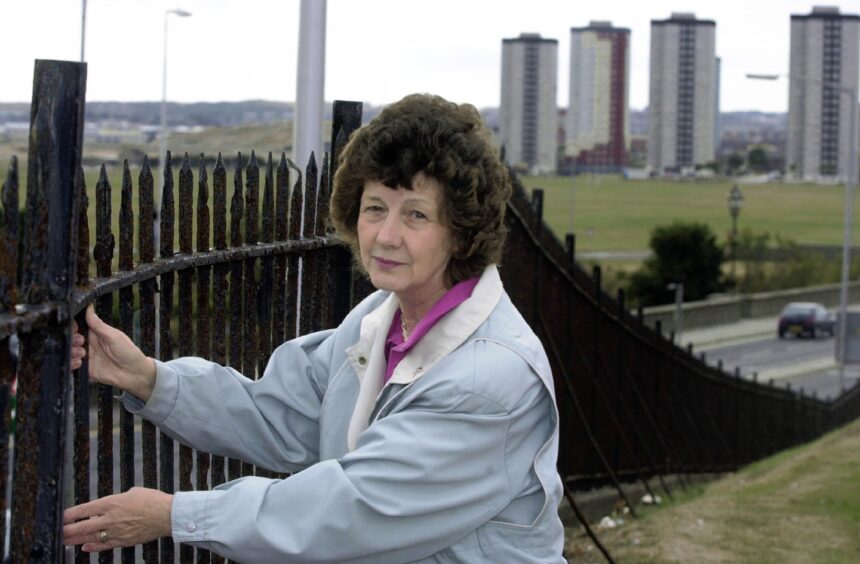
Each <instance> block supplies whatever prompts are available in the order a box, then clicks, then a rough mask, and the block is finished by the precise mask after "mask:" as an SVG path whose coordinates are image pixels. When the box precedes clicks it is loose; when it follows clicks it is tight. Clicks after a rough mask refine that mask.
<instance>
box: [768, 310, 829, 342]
mask: <svg viewBox="0 0 860 564" xmlns="http://www.w3.org/2000/svg"><path fill="white" fill-rule="evenodd" d="M835 333H836V315H834V314H833V313H832V312H830V311H828V310H827V308H825V307H824V306H823V305H821V304H819V303H814V302H792V303H790V304H788V305H786V306H785V307H784V308H782V312H781V313H780V314H779V324H778V327H777V335H779V338H780V339H782V338H785V336H786V335H794V336H796V337H803V336H809V337H812V338H813V339H815V338H817V337H818V336H819V335H822V334H827V335H829V336H831V337H832V336H833V335H834V334H835Z"/></svg>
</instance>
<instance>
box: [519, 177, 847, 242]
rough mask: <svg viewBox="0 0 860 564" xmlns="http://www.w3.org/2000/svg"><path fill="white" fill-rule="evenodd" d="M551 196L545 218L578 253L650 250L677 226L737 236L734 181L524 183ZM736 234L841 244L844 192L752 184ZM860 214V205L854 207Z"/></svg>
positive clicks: (746, 189)
mask: <svg viewBox="0 0 860 564" xmlns="http://www.w3.org/2000/svg"><path fill="white" fill-rule="evenodd" d="M522 180H523V183H524V185H525V186H526V187H527V188H529V189H532V188H536V187H537V188H543V189H544V190H545V202H544V214H545V218H546V220H547V222H548V223H549V224H550V226H551V227H552V228H553V231H555V232H556V233H558V234H564V233H568V232H570V231H571V230H572V231H573V232H574V233H576V236H577V240H576V246H577V250H579V251H596V250H600V251H626V250H640V249H647V248H648V239H649V235H650V233H651V230H652V229H653V228H654V227H656V226H658V225H664V224H667V223H671V222H672V221H674V220H679V221H688V222H689V221H698V222H703V223H706V224H708V225H709V226H710V227H711V229H712V230H713V232H714V233H715V234H716V235H717V238H718V239H719V240H721V241H724V240H725V239H726V237H727V234H728V233H729V231H730V230H731V218H730V216H729V212H728V204H727V198H728V194H729V190H731V187H732V185H733V182H732V181H729V180H700V181H687V180H684V181H670V180H624V179H623V178H621V177H617V176H608V175H601V176H587V175H583V176H579V177H576V178H572V177H546V176H542V177H523V178H522ZM740 188H741V190H742V191H743V196H744V200H743V208H742V210H741V213H740V217H739V218H738V229H743V228H745V227H746V228H750V229H752V230H753V231H756V232H764V231H767V232H770V233H771V234H776V233H779V234H781V235H782V236H783V237H786V238H790V239H793V240H795V241H796V242H798V243H810V244H812V243H816V244H828V245H841V244H842V236H843V234H842V229H843V223H842V221H843V206H844V194H845V189H844V187H842V186H819V185H811V184H783V183H773V184H746V185H741V186H740ZM856 210H860V202H857V205H856V206H855V214H856Z"/></svg>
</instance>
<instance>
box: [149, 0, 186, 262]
mask: <svg viewBox="0 0 860 564" xmlns="http://www.w3.org/2000/svg"><path fill="white" fill-rule="evenodd" d="M171 14H173V15H175V16H178V17H180V18H187V17H190V16H191V12H186V11H185V10H180V9H179V8H176V9H173V10H165V11H164V48H163V50H162V56H163V62H162V65H161V119H160V123H159V128H158V168H159V169H160V171H161V174H159V175H158V191H157V192H156V196H155V197H156V200H158V201H160V199H161V191H162V190H163V189H164V165H165V163H166V153H167V21H168V19H169V16H170V15H171ZM158 214H159V209H158V207H157V206H156V209H155V231H154V235H155V239H156V243H155V248H156V249H157V248H158Z"/></svg>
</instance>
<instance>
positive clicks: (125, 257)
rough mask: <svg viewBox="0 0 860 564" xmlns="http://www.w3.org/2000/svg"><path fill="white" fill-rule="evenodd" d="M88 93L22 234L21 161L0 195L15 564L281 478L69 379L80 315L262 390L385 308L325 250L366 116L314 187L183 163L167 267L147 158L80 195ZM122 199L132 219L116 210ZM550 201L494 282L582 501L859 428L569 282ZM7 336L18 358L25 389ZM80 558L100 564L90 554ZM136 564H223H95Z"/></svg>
mask: <svg viewBox="0 0 860 564" xmlns="http://www.w3.org/2000/svg"><path fill="white" fill-rule="evenodd" d="M84 86H85V66H83V65H79V64H76V63H61V62H56V61H37V63H36V73H35V79H34V95H33V105H32V122H31V134H30V147H29V158H28V182H27V184H28V186H27V195H26V218H25V221H24V225H23V227H22V226H19V221H18V207H19V201H20V200H19V187H18V168H17V163H16V161H15V160H14V159H13V161H12V164H11V166H10V170H9V173H8V176H7V178H6V180H5V182H4V184H3V188H2V205H3V211H2V214H0V221H2V223H0V410H2V413H4V414H6V421H5V423H6V424H7V426H8V425H9V423H10V422H9V420H8V417H9V410H8V404H9V388H10V385H11V383H12V381H13V378H15V377H16V376H17V381H18V397H17V413H16V422H15V423H16V426H17V427H16V431H15V434H14V441H13V443H10V435H9V434H7V433H0V502H2V507H0V509H5V508H6V507H9V506H10V502H11V509H12V519H11V528H10V530H11V535H10V538H9V539H7V538H6V533H5V531H6V527H5V523H3V525H4V526H3V527H0V535H3V538H2V539H0V540H2V541H3V542H6V541H7V540H8V541H9V542H10V559H11V560H12V561H14V562H57V561H60V560H62V559H63V558H64V553H63V547H62V539H61V538H60V531H61V525H60V524H61V513H62V508H63V507H64V506H65V505H67V504H68V503H80V502H83V501H86V500H88V499H91V498H92V497H93V496H104V495H108V494H111V493H115V492H119V491H125V490H127V489H129V488H130V487H132V486H134V485H143V486H147V487H153V488H160V489H162V490H164V491H168V492H172V491H177V490H191V489H208V488H211V487H214V486H217V485H218V484H220V483H223V482H224V481H226V480H230V479H233V478H236V477H239V476H243V475H249V474H257V475H265V476H273V475H274V474H273V473H272V472H271V471H270V470H268V469H265V468H254V467H252V466H250V465H248V464H247V463H244V462H242V461H240V460H232V459H230V460H226V459H224V458H222V457H218V456H210V455H209V454H208V453H205V452H198V451H194V450H192V449H190V448H187V447H186V446H184V445H179V444H174V442H173V441H172V440H171V439H170V438H168V437H167V436H166V435H161V434H160V433H159V432H158V431H157V429H156V428H155V427H154V426H153V425H151V424H149V423H147V422H141V421H140V420H139V419H136V418H134V417H133V416H131V415H130V414H128V413H126V412H124V411H123V410H118V409H115V407H116V401H115V399H114V397H113V396H114V393H115V390H113V389H111V388H109V387H107V386H103V385H90V384H87V381H88V379H87V374H86V363H85V364H84V366H83V367H82V368H81V370H80V371H79V372H80V373H79V374H74V375H73V374H70V372H69V370H68V351H69V338H70V335H71V319H72V318H73V317H75V316H77V319H78V321H79V323H80V324H81V326H82V327H84V331H85V330H86V329H85V326H84V324H83V319H82V312H83V309H84V308H85V307H86V305H88V304H90V303H93V304H95V306H96V309H97V311H98V313H99V315H100V316H101V317H103V318H104V319H106V320H107V321H108V322H111V323H113V324H115V325H117V326H118V327H120V328H122V329H123V330H124V331H125V332H126V333H128V334H129V335H132V336H133V338H134V340H135V342H136V343H138V345H139V346H140V347H141V349H142V350H143V351H144V352H145V353H146V354H148V355H152V356H157V357H158V358H162V359H169V358H174V357H177V356H185V355H200V356H205V357H209V358H211V359H213V360H215V361H216V362H220V363H222V364H226V365H229V366H232V367H234V368H236V369H237V370H240V371H242V372H243V373H244V374H246V375H248V376H249V377H257V376H259V375H261V374H262V371H263V367H264V366H265V364H266V362H267V359H268V357H269V355H270V354H271V351H272V350H273V348H274V347H276V346H278V345H279V344H280V343H281V342H283V341H284V340H286V339H288V338H291V337H293V336H295V335H297V334H305V333H308V332H311V331H316V330H319V329H322V328H326V327H331V326H333V325H335V324H337V323H338V322H339V320H340V319H341V318H342V317H343V316H344V315H345V313H346V312H347V311H348V310H349V308H350V307H351V305H352V304H354V303H355V302H356V301H357V300H359V299H360V298H361V297H363V296H364V295H366V294H367V292H368V291H369V290H370V288H369V286H368V284H367V282H366V280H364V279H363V278H362V277H360V276H354V275H353V272H352V263H351V260H350V256H349V252H348V250H347V249H346V248H345V247H343V246H342V245H340V244H339V243H338V242H337V241H336V240H334V238H333V237H331V236H330V234H329V233H328V232H327V231H326V219H327V216H328V207H327V206H328V195H329V190H330V187H331V176H332V175H331V170H332V169H333V165H332V163H334V162H336V155H337V154H338V153H339V151H340V149H341V148H342V147H343V145H344V143H345V142H346V139H347V137H348V135H349V133H350V132H351V131H352V130H354V129H355V128H356V127H358V125H359V124H360V121H361V105H360V104H357V103H350V102H336V103H335V116H334V124H333V127H332V131H333V135H335V134H336V137H334V138H333V139H332V143H331V147H332V150H333V153H334V155H335V158H334V159H331V160H329V159H328V158H325V159H324V160H323V163H322V165H321V166H319V167H318V166H317V164H316V162H315V160H314V159H313V157H312V159H311V161H310V162H309V163H308V165H307V167H306V168H305V170H304V171H301V170H299V169H298V168H297V167H296V166H295V165H294V164H292V163H291V162H290V161H289V160H288V159H287V158H286V157H285V156H283V155H281V156H280V158H279V159H278V160H277V162H275V157H273V156H272V155H271V154H270V155H268V156H267V158H266V159H265V162H264V163H260V162H258V160H257V156H256V154H255V153H254V152H253V151H252V152H251V153H250V155H249V156H247V157H246V156H245V155H242V154H239V155H237V157H236V159H235V163H236V164H235V166H233V167H232V171H228V170H227V167H226V166H225V165H224V160H223V159H221V157H220V155H219V156H218V159H217V160H216V161H215V162H214V165H211V166H210V164H211V161H208V162H209V163H210V164H207V159H206V158H205V157H204V156H203V155H200V157H199V158H196V159H192V158H189V157H188V156H187V155H186V156H184V158H182V159H181V161H180V163H178V165H177V166H174V165H175V164H177V163H175V162H174V161H172V160H171V159H169V158H168V159H167V160H166V162H165V167H164V171H163V172H164V183H163V185H164V188H163V192H162V193H161V194H160V195H158V201H159V202H160V207H159V209H158V210H157V212H158V216H159V222H158V226H159V231H160V233H159V235H160V237H159V248H158V249H156V248H155V232H154V227H153V226H154V222H153V219H154V218H155V214H156V209H155V206H156V203H155V197H156V194H155V193H154V190H153V184H154V183H153V171H152V169H151V167H150V163H149V162H148V161H147V160H146V159H144V161H143V162H142V163H140V164H139V168H136V167H135V166H134V165H129V164H128V163H127V162H126V163H124V164H123V169H122V180H121V185H120V186H119V187H114V186H111V183H110V181H109V175H108V174H107V170H106V169H105V168H104V167H102V170H101V173H100V177H99V180H98V181H97V183H96V186H95V187H93V189H92V190H91V191H87V189H86V187H85V186H84V176H83V173H82V172H80V171H81V167H80V164H81V131H82V125H83V104H84ZM175 169H176V170H175ZM72 171H76V172H75V173H74V174H73V172H72ZM174 181H176V182H174ZM115 189H119V190H120V206H119V209H118V210H113V209H111V202H112V198H111V193H112V191H113V190H115ZM87 194H93V195H94V197H93V200H94V201H93V202H90V201H89V198H88V196H87ZM228 199H229V202H228ZM542 202H543V199H542V193H541V192H540V191H535V192H534V194H533V197H532V199H531V200H529V199H528V198H527V196H526V193H525V191H524V189H523V188H522V186H520V185H519V183H517V189H516V191H515V197H514V199H513V200H512V202H511V204H510V206H509V213H508V214H507V223H508V227H509V230H510V236H509V239H508V244H507V248H506V251H505V256H504V259H503V265H502V269H501V272H502V277H503V279H504V282H505V285H506V287H507V289H508V292H509V293H510V295H511V297H512V299H513V301H514V302H515V303H516V304H517V307H518V308H519V309H520V311H521V312H522V313H523V315H524V316H525V317H526V319H527V321H528V322H529V324H530V325H531V326H532V327H533V328H534V329H535V331H536V332H537V333H538V335H539V336H540V338H541V339H542V341H543V343H544V345H545V347H546V350H547V352H548V354H549V356H550V361H551V363H552V366H553V372H554V375H555V382H556V393H557V397H558V403H559V411H560V413H561V424H562V434H561V452H560V456H559V470H560V472H561V473H562V475H563V476H564V477H565V482H566V485H567V486H568V488H569V491H572V492H581V491H584V490H587V489H590V488H592V487H595V486H607V485H608V486H612V487H615V488H616V489H617V491H618V495H619V497H621V498H623V499H625V500H627V501H628V502H631V503H630V505H631V507H632V506H633V505H634V504H633V503H632V500H629V499H628V497H629V496H628V491H629V489H628V485H630V484H634V483H637V482H638V483H641V484H643V486H644V487H645V488H646V489H647V490H648V491H651V488H652V485H651V484H653V483H654V480H653V478H656V479H657V483H658V484H659V487H660V488H661V490H663V491H665V492H666V493H667V494H668V493H670V488H669V483H670V481H669V480H667V479H665V478H666V477H668V476H674V477H676V479H677V480H678V481H679V482H680V484H682V485H683V484H685V483H686V481H687V477H688V476H689V475H690V474H694V473H702V472H709V473H710V472H722V471H726V470H732V469H735V468H737V467H739V466H741V465H743V464H745V463H747V462H750V461H753V460H756V459H758V458H761V457H763V456H766V455H768V454H770V453H773V452H776V451H778V450H781V449H784V448H787V447H789V446H792V445H795V444H798V443H801V442H804V441H808V440H810V439H813V438H815V437H817V436H819V435H821V434H822V433H823V432H825V431H827V430H829V429H832V428H834V427H836V426H839V425H841V424H843V423H845V422H847V421H850V420H851V419H853V418H855V417H857V415H858V413H860V388H857V387H855V388H854V389H852V390H850V391H849V392H847V393H845V394H843V395H842V396H841V397H840V398H838V399H836V400H835V401H833V402H822V401H819V400H818V399H816V398H814V397H808V396H805V395H803V393H799V394H798V393H795V392H794V391H792V390H788V389H776V388H773V387H770V386H763V385H760V384H758V383H756V382H751V381H748V380H743V379H741V378H740V376H739V374H738V373H737V372H735V373H734V374H726V373H725V372H723V371H722V370H721V369H720V368H713V367H709V366H707V365H706V364H705V363H704V362H703V358H701V357H697V356H695V355H694V354H693V351H692V350H691V349H688V350H682V349H679V348H678V347H676V346H674V345H673V344H672V343H671V341H670V339H668V338H666V337H665V336H663V335H662V334H661V333H660V332H659V330H658V331H656V332H655V331H653V330H651V329H649V328H647V327H645V326H644V325H643V323H642V321H641V316H639V317H638V318H637V317H634V316H630V315H629V314H628V313H627V311H626V309H625V307H624V297H623V294H621V295H619V296H617V297H615V298H613V297H609V296H607V295H605V294H604V292H603V291H602V290H601V287H600V271H599V269H598V270H595V271H594V272H593V273H592V274H591V275H589V274H587V273H585V272H584V271H582V270H581V269H580V268H579V267H578V266H576V264H575V262H574V260H573V259H574V246H575V245H574V243H575V240H574V238H573V237H572V236H568V237H567V238H566V240H565V243H564V244H562V243H560V242H559V241H558V240H557V239H556V238H555V237H554V236H553V235H552V233H551V232H550V231H549V230H548V229H547V228H546V226H545V225H544V223H543V221H542V205H543V203H542ZM135 203H136V205H135ZM90 205H93V206H94V207H95V214H94V215H95V222H94V226H92V227H91V226H90V225H89V224H88V222H87V219H86V218H87V217H88V208H89V206H90ZM135 211H136V216H135ZM78 218H81V219H80V221H79V220H78ZM303 218H304V219H303ZM113 224H118V241H117V237H116V236H115V232H114V230H113V228H112V225H113ZM228 224H229V225H228ZM135 227H136V229H135ZM135 233H136V236H135ZM177 233H178V239H177V238H176V237H175V235H176V234H177ZM20 243H23V247H22V248H23V249H24V251H23V254H22V255H21V256H19V253H18V248H19V244H20ZM90 257H92V259H93V260H92V262H93V263H94V264H91V261H90ZM19 263H21V264H20V268H19ZM92 274H95V276H92ZM13 335H17V337H18V339H19V340H20V347H19V349H18V352H19V363H18V366H17V374H16V372H14V371H13V370H12V359H11V356H10V351H9V340H10V338H11V337H12V336H13ZM91 422H92V423H91ZM12 444H14V448H13V450H14V452H13V464H12V468H7V463H6V461H7V459H8V453H9V449H10V448H11V447H12ZM10 476H11V477H12V478H11V479H12V484H11V491H12V496H11V500H10V499H7V498H6V495H5V492H6V487H5V486H6V482H5V481H6V480H8V479H9V477H10ZM34 492H36V493H35V495H34ZM3 516H5V511H0V518H2V517H3ZM74 558H75V560H76V561H78V562H89V561H90V559H91V557H90V555H87V554H84V553H81V552H77V553H75V556H74ZM93 558H94V557H93ZM141 559H142V560H144V561H146V562H156V561H160V562H173V561H176V560H177V559H178V560H179V561H182V562H189V561H196V562H210V561H219V558H218V557H217V556H215V555H211V554H209V553H207V552H206V551H202V550H193V549H191V548H190V547H185V546H182V547H180V549H179V553H178V554H177V553H174V546H173V543H172V541H171V540H170V539H161V540H160V541H159V542H152V543H149V544H147V545H144V546H142V547H135V548H129V549H124V550H116V551H114V552H113V553H103V554H101V555H99V557H98V560H99V562H113V561H115V560H120V561H122V562H135V561H138V560H141Z"/></svg>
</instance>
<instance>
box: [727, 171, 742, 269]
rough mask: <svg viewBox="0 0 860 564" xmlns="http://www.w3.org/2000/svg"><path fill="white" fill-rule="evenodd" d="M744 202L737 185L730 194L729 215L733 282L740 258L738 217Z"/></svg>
mask: <svg viewBox="0 0 860 564" xmlns="http://www.w3.org/2000/svg"><path fill="white" fill-rule="evenodd" d="M743 201H744V195H743V194H742V193H741V189H740V188H738V185H737V184H735V185H734V186H733V187H732V189H731V191H730V192H729V197H728V202H729V214H730V215H731V216H732V235H731V237H732V241H731V251H732V280H734V279H735V263H736V262H737V258H738V216H739V215H740V213H741V206H743Z"/></svg>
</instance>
